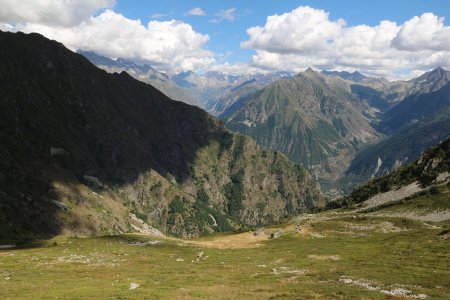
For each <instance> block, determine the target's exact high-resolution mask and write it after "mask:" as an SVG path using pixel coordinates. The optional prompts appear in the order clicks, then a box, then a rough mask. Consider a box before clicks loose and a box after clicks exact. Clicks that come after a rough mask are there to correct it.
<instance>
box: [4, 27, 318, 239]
mask: <svg viewBox="0 0 450 300" xmlns="http://www.w3.org/2000/svg"><path fill="white" fill-rule="evenodd" d="M0 65H1V66H2V67H1V69H0V98H1V99H2V101H1V102H0V128H1V131H0V133H1V135H0V153H1V156H2V160H1V161H0V170H1V173H0V199H1V201H0V205H1V207H0V208H1V209H0V223H1V224H3V225H2V226H1V227H0V238H1V239H8V238H13V239H25V238H30V237H49V236H53V235H55V234H61V233H70V234H110V233H119V232H127V231H136V230H140V231H142V230H144V231H145V230H150V229H149V228H150V227H149V226H153V229H151V230H159V231H162V232H163V233H168V234H173V235H178V236H182V237H193V236H198V235H202V234H205V233H209V232H215V231H228V230H232V229H238V228H245V227H248V226H261V225H264V224H270V223H274V222H278V221H279V220H280V219H281V218H283V217H286V216H290V215H295V214H298V213H300V212H305V211H309V210H310V209H313V208H314V207H317V206H320V205H324V198H323V196H322V195H321V193H320V190H319V188H318V186H317V183H316V182H314V181H313V180H312V179H311V178H310V176H309V174H308V172H307V171H306V170H305V169H304V168H302V167H300V166H298V165H295V164H293V163H291V162H290V161H289V160H288V159H287V158H286V157H285V156H284V155H283V154H281V153H277V152H272V151H267V150H263V149H261V147H259V146H258V145H257V144H256V143H255V142H254V141H253V140H251V139H250V138H249V137H246V136H243V135H239V134H235V133H232V132H230V131H229V130H227V129H226V128H225V127H224V125H223V123H222V122H221V121H219V120H217V119H215V118H213V117H211V116H210V115H208V114H207V113H206V112H205V111H203V110H202V109H200V108H198V107H195V106H192V105H188V104H185V103H181V102H179V101H174V100H172V99H170V98H168V97H167V96H166V95H164V94H163V93H162V92H160V91H159V90H157V89H156V88H154V87H153V86H151V85H148V84H146V83H143V82H141V81H138V80H136V79H134V78H133V77H132V76H130V75H129V74H127V73H126V72H121V73H113V74H110V73H107V72H105V71H104V70H101V69H99V68H97V67H96V66H94V65H93V64H92V63H90V62H89V61H88V60H87V59H86V58H84V57H83V56H81V55H79V54H76V53H73V52H71V51H70V50H68V49H66V48H65V47H64V46H63V45H62V44H60V43H57V42H55V41H50V40H48V39H46V38H44V37H43V36H41V35H39V34H34V33H33V34H23V33H6V32H0ZM147 70H148V71H149V72H153V71H152V70H151V69H150V68H147ZM143 222H145V223H146V225H145V226H143Z"/></svg>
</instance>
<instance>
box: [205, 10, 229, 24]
mask: <svg viewBox="0 0 450 300" xmlns="http://www.w3.org/2000/svg"><path fill="white" fill-rule="evenodd" d="M235 13H236V7H233V8H229V9H223V10H219V12H217V13H216V14H214V16H215V18H213V19H211V20H209V21H210V22H212V23H222V22H223V21H228V22H232V21H234V20H235V19H236V16H235Z"/></svg>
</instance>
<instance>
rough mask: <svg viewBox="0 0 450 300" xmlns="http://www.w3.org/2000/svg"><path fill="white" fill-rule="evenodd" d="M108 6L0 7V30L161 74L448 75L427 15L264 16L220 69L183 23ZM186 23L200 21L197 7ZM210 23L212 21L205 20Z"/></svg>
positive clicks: (449, 38)
mask: <svg viewBox="0 0 450 300" xmlns="http://www.w3.org/2000/svg"><path fill="white" fill-rule="evenodd" d="M114 4H115V1H114V0H90V1H88V0H80V1H71V0H59V1H58V0H40V1H30V0H22V1H13V0H0V8H1V9H0V29H2V30H9V31H23V32H39V33H41V34H43V35H45V36H47V37H49V38H52V39H55V40H58V41H60V42H62V43H63V44H65V45H66V46H67V47H69V48H71V49H74V50H75V49H82V50H88V51H94V52H96V53H98V54H101V55H105V56H108V57H112V58H117V57H122V58H126V59H131V60H135V61H138V62H146V63H150V64H151V65H153V66H155V67H156V68H159V69H161V70H168V69H174V70H176V71H187V70H194V71H195V70H220V69H223V70H224V71H228V72H233V73H245V72H249V71H253V72H254V71H262V72H264V71H274V70H285V71H291V72H299V71H303V70H304V69H306V68H308V67H313V68H316V69H329V70H346V71H353V70H359V71H361V72H362V73H365V74H368V75H375V76H385V77H389V78H400V77H410V76H415V75H417V74H418V73H421V72H423V71H426V70H429V69H431V68H434V67H436V66H442V67H445V68H450V26H445V24H444V18H443V17H439V16H436V15H434V14H433V13H424V14H422V15H420V16H414V17H412V18H411V19H409V20H408V21H406V22H404V23H403V24H397V23H396V22H393V21H389V20H384V21H381V22H380V23H379V24H378V25H376V26H368V25H357V26H348V25H347V24H346V21H345V20H343V19H336V20H332V19H330V16H329V13H328V12H326V11H324V10H320V9H315V8H312V7H308V6H301V7H298V8H296V9H294V10H292V11H290V12H287V13H284V14H280V15H272V16H268V17H267V19H266V22H265V24H263V25H261V26H255V27H251V28H248V29H247V34H248V38H247V39H246V40H244V41H242V42H241V47H242V48H244V49H250V50H254V51H255V53H254V55H253V56H252V58H251V60H250V61H247V62H245V61H243V62H239V63H235V64H229V63H225V64H218V63H217V60H216V58H217V57H218V56H219V55H220V54H219V53H213V52H212V51H210V50H208V47H207V44H208V42H209V41H210V37H209V35H207V34H203V33H200V32H197V31H195V30H194V29H193V27H192V26H191V25H190V24H189V23H187V22H184V21H179V20H170V21H157V20H152V21H150V22H148V23H147V24H143V23H142V22H141V21H140V20H139V19H136V20H133V19H129V18H127V17H125V16H123V15H122V14H120V13H117V12H115V11H114V10H113V7H114ZM235 13H236V9H235V8H232V9H230V10H223V11H221V12H219V13H217V14H216V15H214V16H215V19H214V20H217V22H219V20H220V22H221V21H228V22H232V21H235ZM188 14H189V15H195V16H203V15H205V12H204V11H203V9H202V8H200V7H195V8H194V9H192V10H190V11H189V12H188ZM209 21H211V20H209Z"/></svg>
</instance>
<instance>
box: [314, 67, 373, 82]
mask: <svg viewBox="0 0 450 300" xmlns="http://www.w3.org/2000/svg"><path fill="white" fill-rule="evenodd" d="M321 73H322V74H323V75H328V76H336V77H341V78H342V79H346V80H351V81H355V82H360V81H362V80H364V79H365V78H366V76H364V75H363V74H361V73H360V72H358V71H353V72H351V73H350V72H347V71H327V70H323V71H322V72H321Z"/></svg>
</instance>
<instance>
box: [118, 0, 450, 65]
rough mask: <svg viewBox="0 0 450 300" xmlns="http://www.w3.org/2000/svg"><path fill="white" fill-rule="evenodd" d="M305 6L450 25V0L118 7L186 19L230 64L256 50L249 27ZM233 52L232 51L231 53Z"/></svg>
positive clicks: (364, 20) (182, 1)
mask: <svg viewBox="0 0 450 300" xmlns="http://www.w3.org/2000/svg"><path fill="white" fill-rule="evenodd" d="M299 6H311V7H314V8H317V9H323V10H326V11H327V12H329V13H330V19H332V20H333V19H334V20H335V19H339V18H343V19H344V20H345V21H346V22H347V24H348V25H350V26H353V25H360V24H366V25H370V26H375V25H377V24H378V23H379V22H380V21H382V20H391V21H395V22H397V23H403V22H405V21H407V20H409V19H410V18H411V17H413V16H418V15H421V14H422V13H425V12H432V13H434V14H435V15H438V16H443V17H446V19H445V24H446V25H447V26H448V25H449V24H450V23H449V22H450V1H446V0H427V1H425V0H376V1H369V0H367V1H364V0H356V1H355V0H344V1H338V0H322V1H320V0H315V1H314V0H312V1H296V0H244V1H242V0H240V1H238V0H227V1H216V0H212V1H211V0H209V1H208V0H203V1H188V0H175V1H170V0H167V1H146V0H125V1H124V0H118V1H117V2H116V5H115V6H114V10H115V11H117V12H120V13H122V14H123V15H125V16H126V17H128V18H132V19H140V20H141V21H142V22H144V23H147V22H148V21H150V20H152V19H155V18H154V17H153V18H152V15H158V14H161V15H164V16H157V17H158V18H156V19H158V20H171V19H176V20H183V21H185V22H187V23H189V24H191V25H192V27H193V28H194V29H195V30H196V31H198V32H201V33H206V34H208V35H209V36H210V37H211V39H210V41H209V42H208V44H207V46H208V48H209V49H211V50H212V51H213V52H215V53H222V54H226V53H228V54H229V55H227V57H226V58H227V59H228V61H229V62H230V63H235V62H238V61H245V60H249V59H250V57H251V55H252V54H253V52H254V51H252V50H247V49H241V48H240V42H241V41H242V40H245V39H246V38H247V34H246V30H247V28H249V27H253V26H258V25H259V26H261V25H263V24H264V23H265V21H266V18H267V16H270V15H275V14H283V13H286V12H289V11H291V10H293V9H295V8H297V7H299ZM195 7H200V8H202V9H203V11H204V12H205V13H206V14H207V15H206V16H204V17H198V16H188V15H186V12H187V11H189V10H190V9H192V8H195ZM230 8H236V12H235V14H234V15H235V17H236V18H235V20H234V21H232V22H227V21H224V22H221V23H212V22H210V21H209V20H210V19H213V18H214V14H216V13H218V12H219V11H220V10H226V9H230ZM230 53H232V55H231V54H230Z"/></svg>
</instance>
